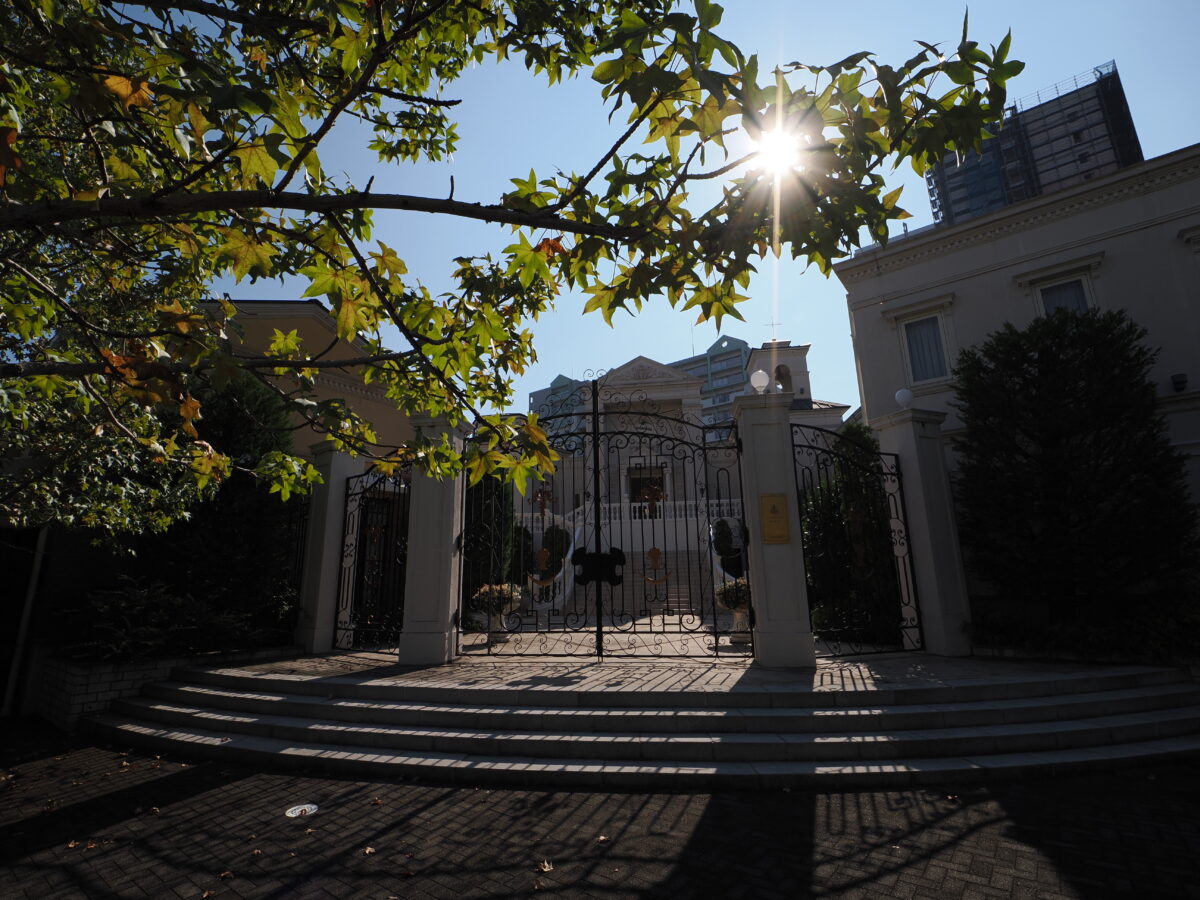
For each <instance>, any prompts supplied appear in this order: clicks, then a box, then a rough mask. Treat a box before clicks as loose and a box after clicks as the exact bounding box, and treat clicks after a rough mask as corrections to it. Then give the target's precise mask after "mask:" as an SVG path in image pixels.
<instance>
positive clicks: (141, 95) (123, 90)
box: [104, 75, 154, 112]
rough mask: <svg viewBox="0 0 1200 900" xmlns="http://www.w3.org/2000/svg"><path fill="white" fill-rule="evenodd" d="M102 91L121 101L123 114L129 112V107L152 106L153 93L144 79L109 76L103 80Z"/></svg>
mask: <svg viewBox="0 0 1200 900" xmlns="http://www.w3.org/2000/svg"><path fill="white" fill-rule="evenodd" d="M104 89H105V90H106V91H108V92H109V93H110V94H112V95H113V96H115V97H116V98H117V99H118V100H120V101H121V107H122V108H123V109H124V110H125V112H129V108H130V107H131V106H144V107H151V106H153V105H154V91H152V90H151V89H150V82H149V81H147V80H146V79H145V78H138V77H134V78H126V77H125V76H124V75H109V76H108V77H107V78H105V79H104Z"/></svg>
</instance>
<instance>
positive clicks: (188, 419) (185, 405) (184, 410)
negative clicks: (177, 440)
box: [179, 394, 200, 438]
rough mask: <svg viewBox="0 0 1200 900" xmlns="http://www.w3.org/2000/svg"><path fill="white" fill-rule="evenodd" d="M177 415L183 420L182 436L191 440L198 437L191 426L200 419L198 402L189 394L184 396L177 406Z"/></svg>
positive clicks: (194, 428) (193, 426)
mask: <svg viewBox="0 0 1200 900" xmlns="http://www.w3.org/2000/svg"><path fill="white" fill-rule="evenodd" d="M179 415H180V417H182V419H183V431H184V434H186V435H187V436H188V437H191V438H198V437H200V434H199V433H198V432H197V431H196V426H195V425H194V424H193V423H194V422H195V421H196V420H197V419H199V418H200V401H199V400H197V399H196V398H195V397H193V396H192V395H191V394H188V395H186V396H185V397H184V398H183V400H182V401H181V402H180V404H179Z"/></svg>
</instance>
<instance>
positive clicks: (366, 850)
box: [362, 847, 375, 856]
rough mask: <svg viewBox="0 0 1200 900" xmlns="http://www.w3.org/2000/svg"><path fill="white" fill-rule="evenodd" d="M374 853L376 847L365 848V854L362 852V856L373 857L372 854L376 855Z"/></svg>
mask: <svg viewBox="0 0 1200 900" xmlns="http://www.w3.org/2000/svg"><path fill="white" fill-rule="evenodd" d="M374 852H375V848H374V847H363V852H362V855H363V856H370V855H371V854H372V853H374Z"/></svg>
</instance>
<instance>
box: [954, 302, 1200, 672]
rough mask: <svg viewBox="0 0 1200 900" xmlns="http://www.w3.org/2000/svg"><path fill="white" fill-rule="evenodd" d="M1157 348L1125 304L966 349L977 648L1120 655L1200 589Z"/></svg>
mask: <svg viewBox="0 0 1200 900" xmlns="http://www.w3.org/2000/svg"><path fill="white" fill-rule="evenodd" d="M1145 339H1146V331H1145V329H1143V328H1141V327H1140V326H1139V325H1137V324H1136V323H1135V322H1133V321H1132V320H1131V319H1130V318H1129V316H1128V315H1127V314H1126V313H1125V312H1123V311H1108V312H1101V311H1098V310H1092V311H1089V312H1087V313H1084V314H1076V313H1069V312H1065V311H1060V312H1056V313H1054V314H1053V315H1050V316H1047V317H1044V318H1038V319H1036V320H1034V322H1033V323H1031V324H1030V325H1029V326H1028V327H1027V328H1025V329H1023V330H1018V329H1017V328H1015V327H1013V326H1012V325H1011V324H1006V325H1005V326H1004V328H1002V329H1001V330H1000V331H998V332H995V333H994V334H992V335H991V336H990V337H988V339H987V340H985V341H984V342H983V343H982V344H981V345H979V346H978V347H976V348H972V349H969V350H965V351H964V352H963V353H962V354H961V355H960V357H959V359H958V365H957V367H956V368H955V372H954V374H955V378H956V404H955V405H956V406H957V408H958V410H959V412H960V415H961V417H962V422H963V425H964V431H963V432H962V433H961V435H960V436H959V437H958V438H957V439H956V441H955V445H956V449H957V451H958V455H959V469H958V473H957V481H956V493H957V496H958V501H959V515H960V518H959V525H960V529H961V534H962V541H963V546H964V549H965V550H966V552H967V558H968V565H969V568H970V569H971V571H972V574H973V576H974V577H975V580H976V581H977V582H978V583H979V587H980V590H979V591H977V592H973V593H979V594H985V595H990V600H991V602H990V603H982V604H979V603H977V604H976V607H975V626H976V632H977V639H981V640H983V641H984V642H989V639H991V641H990V642H995V639H996V638H997V637H998V635H996V634H990V635H989V634H987V633H986V632H987V630H988V629H989V628H990V627H993V626H994V627H995V628H996V630H998V631H1009V633H1008V634H1003V635H999V639H1000V642H1003V643H1011V642H1013V640H1014V639H1015V641H1016V642H1018V643H1024V644H1029V645H1033V646H1041V647H1046V646H1058V647H1065V648H1074V649H1081V650H1088V649H1103V650H1105V651H1111V650H1114V649H1119V647H1120V643H1121V632H1122V630H1123V629H1126V628H1128V627H1130V626H1132V625H1134V624H1135V623H1141V624H1146V623H1151V622H1154V621H1156V620H1158V621H1160V620H1161V619H1162V618H1163V617H1164V616H1165V615H1168V613H1167V612H1166V611H1167V610H1168V609H1170V610H1174V611H1176V612H1177V611H1178V610H1179V609H1180V608H1181V606H1180V604H1181V603H1183V602H1184V599H1185V598H1187V597H1188V596H1189V592H1190V591H1191V590H1192V589H1193V588H1194V578H1195V572H1196V556H1197V539H1196V521H1197V519H1196V507H1195V506H1194V505H1193V503H1192V502H1191V498H1190V497H1189V495H1188V488H1187V481H1186V475H1185V461H1184V458H1183V456H1182V455H1181V454H1180V453H1179V452H1178V451H1177V450H1175V449H1174V448H1173V447H1172V446H1171V442H1170V439H1169V436H1168V433H1167V426H1166V422H1165V420H1164V419H1163V417H1162V415H1161V413H1160V412H1159V409H1158V405H1157V402H1156V397H1155V386H1154V384H1153V383H1152V382H1151V380H1150V371H1151V367H1152V366H1153V364H1154V361H1155V358H1156V356H1157V352H1156V351H1154V350H1151V349H1150V348H1148V347H1147V346H1146V345H1145V343H1144V342H1145ZM1172 614H1173V613H1172Z"/></svg>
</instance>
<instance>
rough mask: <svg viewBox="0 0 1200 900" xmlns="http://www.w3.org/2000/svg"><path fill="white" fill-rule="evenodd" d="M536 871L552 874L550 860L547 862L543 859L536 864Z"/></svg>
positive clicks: (552, 864) (552, 868) (552, 869)
mask: <svg viewBox="0 0 1200 900" xmlns="http://www.w3.org/2000/svg"><path fill="white" fill-rule="evenodd" d="M537 870H538V871H539V872H553V871H554V863H552V862H550V860H548V859H543V860H542V861H541V862H540V863H538V864H537Z"/></svg>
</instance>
